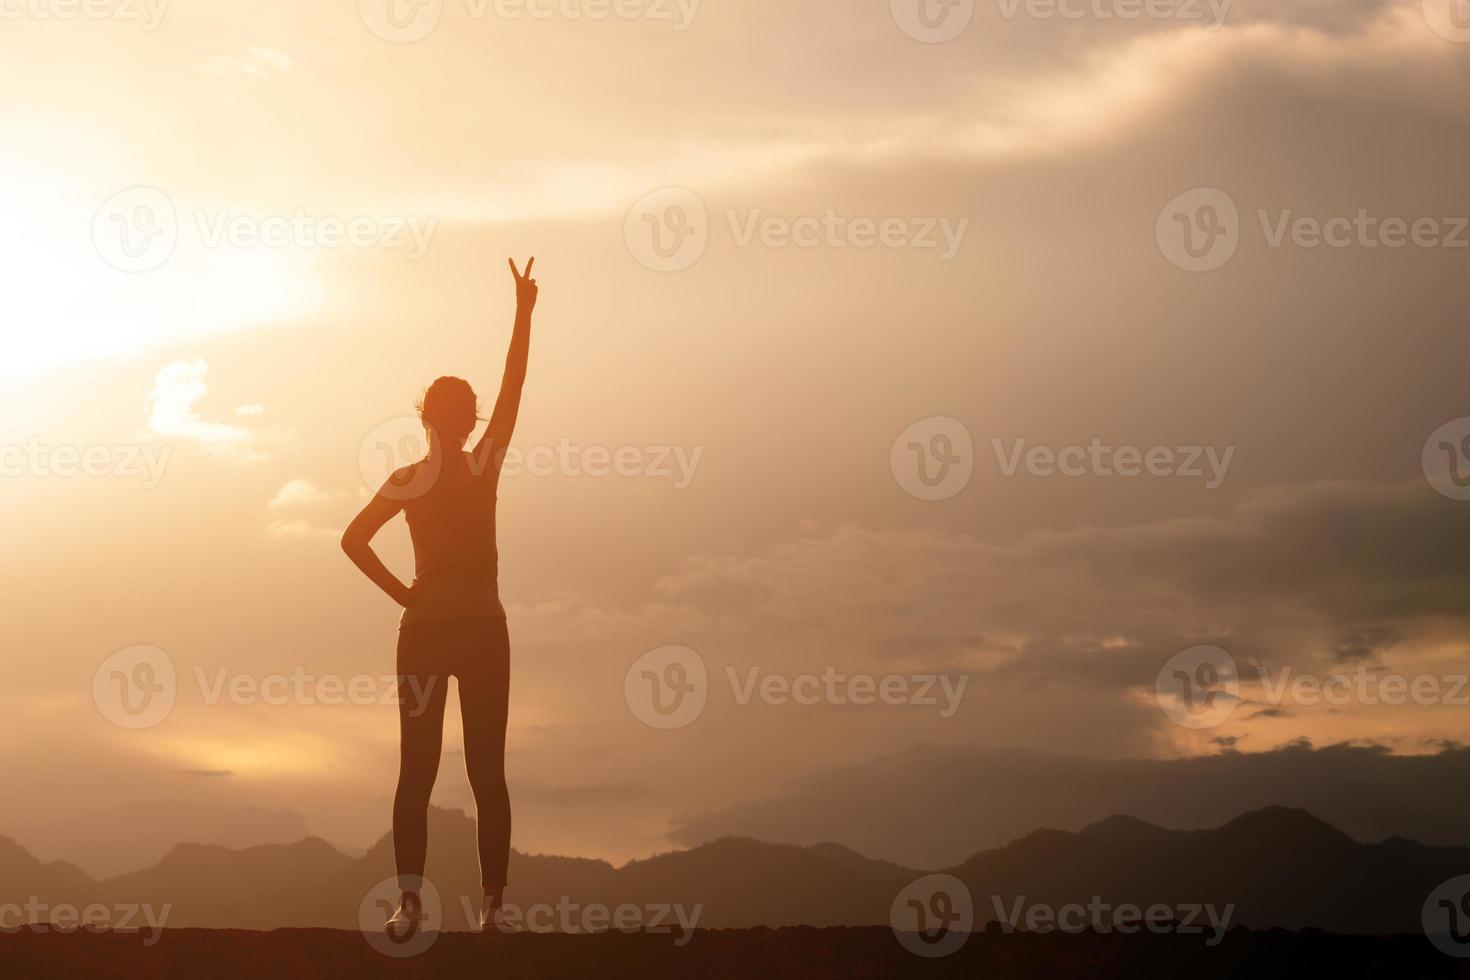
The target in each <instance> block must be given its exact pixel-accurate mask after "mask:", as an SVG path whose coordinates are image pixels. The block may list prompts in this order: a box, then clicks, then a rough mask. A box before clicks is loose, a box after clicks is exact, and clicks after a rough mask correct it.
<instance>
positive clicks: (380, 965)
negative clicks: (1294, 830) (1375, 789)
mask: <svg viewBox="0 0 1470 980" xmlns="http://www.w3.org/2000/svg"><path fill="white" fill-rule="evenodd" d="M145 938H147V934H141V935H140V934H135V933H87V932H74V933H69V934H57V933H49V934H41V933H35V932H31V931H29V930H27V931H22V932H18V933H12V934H6V935H0V978H5V980H10V978H12V977H14V978H43V977H129V978H132V977H145V978H172V977H178V978H181V980H195V978H200V977H211V978H233V977H268V978H272V980H292V978H297V977H354V978H358V977H362V978H368V977H431V976H433V977H461V976H463V977H487V978H488V977H560V976H581V977H585V976H597V977H679V978H681V980H682V978H685V977H717V978H718V977H757V978H759V980H776V978H785V977H791V978H798V977H799V978H802V980H807V978H811V977H822V976H833V977H853V978H861V977H896V976H934V977H996V978H1007V980H1010V978H1029V977H1037V978H1041V977H1045V978H1047V980H1056V978H1059V977H1085V978H1099V980H1105V978H1110V977H1118V978H1123V977H1128V978H1136V977H1185V978H1190V980H1198V978H1210V977H1221V978H1226V977H1228V978H1230V980H1238V978H1240V977H1245V976H1256V975H1260V976H1283V977H1297V976H1301V977H1306V976H1322V977H1333V978H1335V980H1336V978H1348V977H1418V978H1434V977H1465V978H1470V960H1456V959H1451V958H1449V957H1447V956H1446V955H1444V954H1443V953H1441V952H1439V951H1438V950H1437V949H1435V948H1434V947H1433V946H1431V945H1430V943H1429V942H1428V940H1426V939H1425V938H1424V937H1423V936H1416V935H1408V936H1387V937H1365V936H1333V935H1328V934H1325V933H1321V932H1312V931H1308V932H1300V933H1293V932H1285V931H1279V930H1277V931H1268V932H1247V931H1245V930H1242V929H1236V930H1233V931H1231V932H1230V933H1229V934H1228V935H1227V936H1226V937H1225V938H1224V939H1223V941H1221V942H1220V944H1219V945H1218V946H1215V947H1213V948H1211V947H1207V946H1205V945H1204V943H1203V941H1202V940H1201V939H1200V937H1198V936H1178V935H1163V936H1159V935H1132V936H1120V935H1117V934H1112V935H1097V934H1093V933H1083V934H1077V935H1067V934H1063V933H1048V934H1027V933H1013V934H1009V935H1005V934H994V933H992V934H977V935H974V936H971V937H969V939H968V941H967V942H966V943H965V944H964V946H963V947H962V948H960V949H959V950H958V951H956V952H954V953H953V954H951V955H949V956H946V957H944V958H941V959H923V958H921V957H918V956H915V955H914V954H913V953H910V952H909V951H907V950H906V949H904V948H903V947H902V946H901V945H900V944H899V943H898V941H897V940H896V939H895V937H894V935H893V933H892V932H891V931H890V930H888V929H883V928H863V929H807V928H796V929H779V930H771V929H747V930H724V931H699V932H697V933H695V934H693V935H692V936H690V937H689V941H688V942H687V943H686V944H685V945H683V946H676V945H675V937H672V936H669V935H649V934H641V933H633V934H624V933H616V932H609V933H603V934H599V935H590V936H588V935H583V936H571V935H532V934H529V933H521V934H515V935H504V934H490V935H486V936H479V935H473V934H466V933H451V934H445V935H442V936H439V937H438V938H437V940H436V941H435V942H434V944H433V945H432V946H431V947H430V948H429V949H427V950H426V951H424V952H423V953H421V954H420V955H418V956H416V957H413V958H407V959H394V958H391V957H388V956H385V955H383V954H382V953H379V952H377V951H376V950H374V949H373V948H372V947H371V946H369V945H368V943H367V941H366V940H365V939H364V938H363V937H362V936H361V935H360V934H358V933H355V932H342V931H335V930H325V929H302V930H277V931H275V932H244V931H214V930H198V929H182V930H169V931H167V932H165V933H163V934H162V935H161V936H159V937H157V942H156V943H155V944H154V945H152V946H145V945H144V940H145Z"/></svg>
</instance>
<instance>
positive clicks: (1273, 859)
mask: <svg viewBox="0 0 1470 980" xmlns="http://www.w3.org/2000/svg"><path fill="white" fill-rule="evenodd" d="M392 873H393V846H392V839H391V836H388V835H385V836H384V837H383V838H382V839H380V840H379V841H378V842H377V843H376V844H374V845H373V847H372V848H370V849H369V850H368V852H367V853H366V854H364V855H362V856H361V857H356V858H354V857H350V856H348V855H346V854H343V853H341V852H340V851H338V850H337V849H335V848H334V847H332V846H331V845H330V844H328V843H327V842H326V841H323V840H321V839H319V838H315V837H308V838H305V839H303V840H300V841H298V842H296V843H294V844H286V845H280V844H271V845H263V846H259V847H250V848H244V849H239V850H235V849H230V848H225V847H219V846H212V845H200V844H180V845H178V846H177V847H175V848H174V849H173V850H172V851H170V852H169V853H168V854H167V855H166V856H165V857H164V858H163V859H162V860H161V861H159V862H158V863H157V864H155V865H153V866H152V867H149V868H145V869H143V870H140V871H136V872H133V873H130V874H126V875H122V876H120V877H116V878H110V879H106V880H101V881H98V880H94V879H92V878H91V877H89V876H88V875H87V874H86V873H84V872H83V871H82V870H80V869H79V868H77V867H75V866H74V865H71V864H68V863H66V862H62V861H53V862H50V863H43V862H41V861H39V860H37V859H36V858H35V857H34V856H33V855H31V854H30V853H29V852H27V851H26V850H25V849H24V848H23V847H22V846H21V845H19V844H17V843H16V842H15V841H12V840H10V839H8V838H4V837H0V904H5V903H17V904H24V903H26V902H27V901H28V900H30V899H32V898H36V899H39V900H40V901H41V902H43V903H45V904H47V905H49V906H55V905H58V904H63V903H64V904H69V905H74V906H77V907H79V908H80V907H84V906H86V905H89V904H94V903H100V904H103V905H107V906H111V907H116V906H119V905H134V904H136V905H142V906H145V907H151V908H153V909H162V908H164V907H165V906H167V907H168V908H169V914H168V919H167V925H168V927H170V928H178V927H200V928H235V929H272V928H279V927H293V926H300V927H323V928H340V929H356V928H357V927H358V914H359V907H360V906H361V905H362V903H363V900H364V897H365V896H367V895H368V894H369V893H370V892H371V891H373V889H374V887H375V886H377V885H379V883H381V882H382V881H384V880H385V879H388V878H390V877H391V876H392ZM427 873H428V877H429V879H430V880H431V881H432V882H433V883H434V885H435V886H436V888H437V890H438V893H439V895H440V897H441V900H442V902H443V907H444V910H445V912H444V925H443V926H442V928H444V929H446V930H451V931H453V930H458V929H463V928H465V927H466V915H465V912H464V909H466V908H473V907H474V906H475V905H477V904H478V901H479V891H480V890H479V887H478V874H477V861H476V857H475V835H474V821H473V820H472V819H471V818H469V817H468V816H466V815H465V814H464V813H462V812H460V811H457V810H443V809H439V808H435V809H434V810H433V811H432V812H431V815H430V854H429V867H428V872H427ZM928 873H931V872H926V871H919V870H915V869H911V868H904V867H901V866H899V865H896V864H892V863H890V862H887V861H880V860H874V859H871V858H867V857H864V856H863V855H861V854H859V853H857V852H856V851H853V850H850V849H848V848H846V847H842V846H840V845H837V844H817V845H812V846H795V845H789V844H770V843H765V842H762V841H757V840H751V839H748V838H737V837H727V838H723V839H720V840H716V841H713V842H710V843H707V844H703V845H700V846H698V847H694V848H691V849H689V850H684V851H674V852H669V853H664V854H658V855H655V856H653V857H650V858H647V859H644V860H636V861H631V862H629V863H627V864H625V865H623V866H621V867H614V866H613V865H611V864H609V863H608V862H606V861H601V860H593V859H588V858H575V857H557V856H546V855H530V854H523V853H520V852H515V853H513V854H512V856H511V863H510V887H509V888H508V890H507V894H506V899H507V901H508V902H511V903H514V904H516V905H517V906H520V907H521V908H526V907H528V906H531V905H534V904H545V905H550V906H556V905H557V904H558V903H559V902H560V903H562V904H568V903H576V904H577V905H579V906H582V907H587V906H592V905H594V904H595V905H601V906H605V907H607V908H609V909H614V908H617V907H618V906H622V905H627V904H632V905H635V906H639V907H641V908H645V909H646V908H652V907H664V906H669V907H674V906H677V907H682V908H684V909H691V910H692V909H694V908H695V907H696V906H697V907H698V908H699V918H698V925H699V927H700V928H746V927H755V926H771V927H779V926H800V925H807V926H863V925H886V924H888V922H889V910H890V907H891V906H892V904H893V902H894V899H895V897H896V896H897V895H898V894H899V893H900V892H901V891H902V890H903V889H904V888H905V887H906V886H907V885H909V884H910V883H911V882H913V881H914V880H915V879H917V878H920V877H923V876H924V875H926V874H928ZM943 873H945V874H949V875H953V876H954V877H956V878H958V879H960V881H962V882H963V883H964V884H965V886H966V887H967V888H968V889H969V891H970V895H971V898H972V901H973V907H974V915H975V924H976V925H975V927H976V928H977V929H978V928H980V927H982V926H983V925H984V924H985V923H988V922H990V921H992V920H995V919H997V918H998V917H999V916H998V912H999V910H1001V909H1011V908H1014V907H1016V905H1017V903H1018V902H1019V903H1020V904H1021V905H1022V906H1029V905H1034V904H1046V905H1048V906H1051V907H1053V908H1058V907H1061V906H1063V905H1066V904H1069V903H1080V904H1082V905H1086V904H1088V903H1089V901H1093V900H1094V896H1097V897H1099V898H1100V899H1102V900H1103V901H1105V902H1107V903H1109V904H1111V905H1118V904H1121V903H1132V904H1135V905H1137V906H1139V907H1141V908H1145V907H1147V906H1149V905H1153V904H1156V903H1163V904H1165V905H1168V906H1170V907H1171V908H1176V909H1177V908H1181V907H1186V906H1190V905H1199V904H1205V903H1212V904H1213V905H1215V906H1217V907H1219V908H1224V907H1225V906H1226V905H1233V906H1234V909H1233V911H1232V915H1231V918H1230V923H1229V924H1230V925H1232V926H1233V925H1244V926H1248V927H1251V928H1270V927H1284V928H1288V929H1302V928H1309V927H1316V928H1320V929H1324V930H1327V931H1329V932H1346V933H1373V934H1384V933H1403V932H1418V931H1420V930H1421V928H1422V927H1421V924H1420V913H1421V908H1422V907H1423V905H1424V902H1425V899H1426V898H1427V897H1428V895H1429V894H1430V892H1431V891H1432V890H1433V889H1434V888H1435V887H1436V886H1438V885H1439V884H1440V883H1442V882H1444V881H1445V880H1447V879H1449V878H1452V877H1454V876H1456V875H1460V874H1465V873H1470V848H1460V847H1454V848H1446V847H1430V846H1426V845H1423V844H1419V843H1416V842H1414V841H1410V840H1405V839H1402V838H1389V839H1387V840H1384V841H1382V842H1379V843H1364V842H1360V841H1356V840H1353V839H1352V838H1350V837H1348V836H1347V835H1346V834H1344V833H1342V832H1341V831H1339V830H1337V829H1336V828H1334V827H1332V826H1331V825H1329V824H1327V823H1325V822H1323V821H1321V820H1319V819H1317V818H1316V817H1314V816H1312V815H1311V814H1309V813H1307V812H1306V811H1303V810H1294V809H1286V808H1281V807H1269V808H1266V809H1263V810H1256V811H1251V812H1248V813H1245V814H1242V815H1241V816H1239V817H1237V818H1235V819H1234V820H1231V821H1230V822H1228V823H1226V824H1224V825H1222V826H1220V827H1216V828H1212V829H1204V830H1170V829H1165V828H1162V827H1157V826H1154V825H1152V824H1148V823H1145V822H1143V821H1141V820H1138V819H1135V818H1132V817H1124V816H1119V817H1111V818H1108V819H1106V820H1103V821H1101V822H1099V823H1096V824H1093V825H1091V826H1089V827H1086V828H1085V829H1083V830H1081V831H1078V832H1075V833H1074V832H1064V831H1059V830H1038V831H1035V832H1033V833H1031V834H1028V835H1026V836H1025V837H1022V838H1020V839H1018V840H1015V841H1012V842H1011V843H1009V844H1007V845H1006V846H1004V847H1000V848H996V849H993V850H987V851H982V852H979V853H977V854H975V855H974V856H972V857H971V858H969V859H968V860H966V861H964V862H963V863H961V864H960V865H958V866H957V867H954V868H949V869H944V871H943ZM464 903H470V904H468V905H466V904H464ZM671 921H676V920H671ZM553 927H554V925H553Z"/></svg>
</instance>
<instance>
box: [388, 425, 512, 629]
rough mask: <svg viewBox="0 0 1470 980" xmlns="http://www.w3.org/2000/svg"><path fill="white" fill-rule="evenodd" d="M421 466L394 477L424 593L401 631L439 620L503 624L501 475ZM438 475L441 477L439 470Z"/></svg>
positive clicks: (468, 467) (468, 465) (468, 462)
mask: <svg viewBox="0 0 1470 980" xmlns="http://www.w3.org/2000/svg"><path fill="white" fill-rule="evenodd" d="M463 456H464V462H465V465H464V466H455V465H454V464H453V462H448V461H446V465H442V466H441V465H437V464H436V463H435V462H433V461H430V460H423V461H422V462H418V463H415V464H413V465H412V466H409V467H405V468H404V469H403V470H400V471H399V473H398V474H395V478H394V482H395V483H396V484H398V485H399V487H401V488H403V489H404V490H405V497H406V499H405V501H404V507H403V513H404V517H405V518H406V519H407V520H408V532H409V536H410V537H411V538H412V539H413V558H414V583H415V584H416V585H417V586H418V587H419V588H418V594H417V595H416V596H415V597H414V600H413V602H412V603H411V604H410V605H409V606H408V608H406V609H404V610H403V618H402V619H401V620H400V621H399V626H400V628H401V627H403V626H408V625H411V624H413V623H419V622H425V621H427V620H435V619H459V618H464V617H471V616H493V617H496V618H500V619H503V618H505V607H504V606H502V605H501V604H500V585H499V555H498V554H497V552H496V548H495V490H496V483H497V482H498V481H497V480H496V476H497V474H496V473H494V472H489V473H484V474H483V475H481V474H480V473H478V472H477V470H476V464H475V461H474V459H473V458H472V457H471V456H470V455H469V454H467V453H466V454H463ZM436 471H437V472H436Z"/></svg>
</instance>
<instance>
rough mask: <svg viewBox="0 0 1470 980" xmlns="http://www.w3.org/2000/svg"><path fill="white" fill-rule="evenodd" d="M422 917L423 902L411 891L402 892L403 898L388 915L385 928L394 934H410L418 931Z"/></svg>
mask: <svg viewBox="0 0 1470 980" xmlns="http://www.w3.org/2000/svg"><path fill="white" fill-rule="evenodd" d="M423 918H424V911H423V904H422V902H421V900H420V899H419V897H418V896H417V895H415V894H413V893H412V892H404V894H403V900H402V901H401V902H399V903H398V908H397V909H396V910H395V911H394V912H393V914H392V915H391V916H389V917H388V923H387V925H386V926H385V928H386V929H387V931H388V932H390V933H392V934H394V935H395V936H411V935H413V934H414V933H415V932H417V931H418V928H419V923H420V922H422V921H423Z"/></svg>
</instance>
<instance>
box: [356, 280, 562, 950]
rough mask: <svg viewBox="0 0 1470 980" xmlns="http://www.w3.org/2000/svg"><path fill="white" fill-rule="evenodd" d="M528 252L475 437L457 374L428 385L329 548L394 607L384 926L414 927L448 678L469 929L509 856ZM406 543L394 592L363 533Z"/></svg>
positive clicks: (471, 402) (490, 909) (532, 300)
mask: <svg viewBox="0 0 1470 980" xmlns="http://www.w3.org/2000/svg"><path fill="white" fill-rule="evenodd" d="M535 261H536V260H535V259H534V258H532V259H531V260H530V261H529V262H527V263H526V272H525V274H524V275H522V274H521V272H520V271H519V270H518V269H517V268H516V264H515V262H514V260H512V261H511V262H510V271H511V274H512V275H514V276H515V284H516V318H515V327H514V329H513V330H512V332H511V338H510V353H509V354H508V355H507V356H506V359H505V375H504V377H503V378H502V380H501V382H500V396H499V397H498V398H497V399H496V400H495V410H494V411H493V412H492V413H491V415H490V423H489V425H488V427H487V428H486V429H485V434H484V436H482V437H481V439H480V441H479V444H478V445H476V446H475V448H474V450H473V451H472V452H465V443H466V442H467V441H468V440H469V437H470V433H471V432H472V431H473V430H474V428H475V423H476V422H477V416H476V401H475V393H474V390H473V389H472V388H471V387H470V385H469V383H468V382H465V381H463V380H461V379H459V378H447V377H446V378H440V379H438V380H437V381H435V382H434V383H433V384H432V385H430V386H429V390H428V391H427V392H425V393H424V398H423V402H422V404H421V405H420V417H421V418H422V420H423V424H424V430H425V432H426V434H427V436H428V439H429V451H428V455H427V456H425V457H424V458H423V459H422V460H420V461H419V462H417V463H414V464H412V465H410V466H405V467H403V468H402V469H400V470H398V471H396V472H395V473H394V474H393V475H392V476H391V477H389V478H388V481H387V482H386V483H384V484H383V487H382V489H381V490H379V491H378V493H377V495H376V496H375V497H373V499H372V501H371V502H369V503H368V505H367V506H366V507H364V508H363V509H362V512H361V513H360V514H358V515H357V517H356V518H354V519H353V521H352V523H351V524H350V525H349V526H348V528H347V531H346V532H345V533H344V534H343V535H342V550H343V551H345V552H346V553H347V556H348V557H349V558H351V559H352V561H353V563H354V564H356V565H357V567H358V568H359V569H361V570H362V572H363V574H364V575H366V576H367V577H368V578H369V579H371V580H372V582H373V584H374V585H376V586H377V587H378V588H380V589H382V590H383V591H384V592H386V593H387V594H388V596H389V597H390V598H392V599H393V600H394V601H395V602H397V603H398V604H399V605H401V606H403V618H402V621H401V624H400V627H399V632H398V699H399V707H398V723H399V738H400V758H399V770H398V791H397V793H396V794H395V796H394V799H393V850H394V853H395V856H396V860H397V865H398V885H399V888H400V890H401V891H402V893H403V895H402V899H401V901H400V902H399V905H398V908H397V910H396V911H395V912H394V913H393V915H392V917H391V918H390V919H389V920H388V928H389V929H393V930H403V931H413V930H414V929H416V928H417V925H418V923H419V922H420V921H421V919H422V908H423V903H422V900H421V898H420V894H419V889H420V883H421V882H422V880H423V874H424V859H425V855H426V853H427V851H428V836H429V828H428V824H429V815H428V811H429V797H430V794H431V793H432V791H433V789H434V778H435V776H436V775H437V774H438V771H439V754H440V747H441V743H442V739H443V735H444V705H445V700H446V695H447V694H448V690H447V688H448V684H449V678H450V677H456V678H458V679H459V701H460V711H461V714H462V715H463V716H464V760H465V769H466V770H467V772H468V775H469V780H470V788H471V790H472V791H473V792H474V795H475V809H476V811H477V814H478V824H479V826H478V839H479V850H480V880H481V884H482V885H483V886H484V889H485V900H484V904H483V905H482V906H481V908H480V928H481V929H485V928H487V927H488V926H489V925H490V924H491V923H492V921H493V918H494V914H495V909H496V908H497V907H498V906H499V904H500V901H501V897H502V893H503V891H504V889H505V884H506V864H507V862H508V861H509V859H510V796H509V794H508V793H507V791H506V786H505V722H506V712H507V705H508V700H509V693H510V639H509V636H508V634H507V632H506V623H505V609H504V607H503V606H502V605H501V604H500V595H499V585H498V578H499V575H498V568H497V565H498V562H497V556H496V549H495V496H496V485H497V483H498V482H499V477H500V467H501V463H502V462H503V461H504V458H505V450H506V447H507V445H508V444H509V442H510V436H511V433H512V431H514V429H515V424H516V415H517V413H518V412H519V410H520V405H521V388H522V386H523V385H524V383H525V380H526V361H527V358H528V356H529V354H530V348H531V311H532V310H533V309H534V308H535V306H536V292H537V289H536V280H535V279H532V278H531V266H532V265H533V264H534V263H535ZM400 511H401V512H402V513H403V514H404V517H405V518H406V519H407V521H408V529H409V534H410V536H411V537H412V539H413V552H414V565H415V569H414V581H413V584H412V585H404V584H403V583H402V582H401V581H399V579H398V577H397V576H395V575H394V574H393V573H392V572H390V571H389V570H388V568H387V566H385V565H384V564H383V562H382V560H381V559H380V558H379V557H378V556H377V553H376V552H374V551H373V548H372V539H373V536H374V535H376V534H377V533H378V531H379V530H380V529H381V528H382V527H383V525H385V524H387V523H388V521H390V520H392V519H393V518H394V517H395V516H396V515H397V514H398V513H399V512H400Z"/></svg>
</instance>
